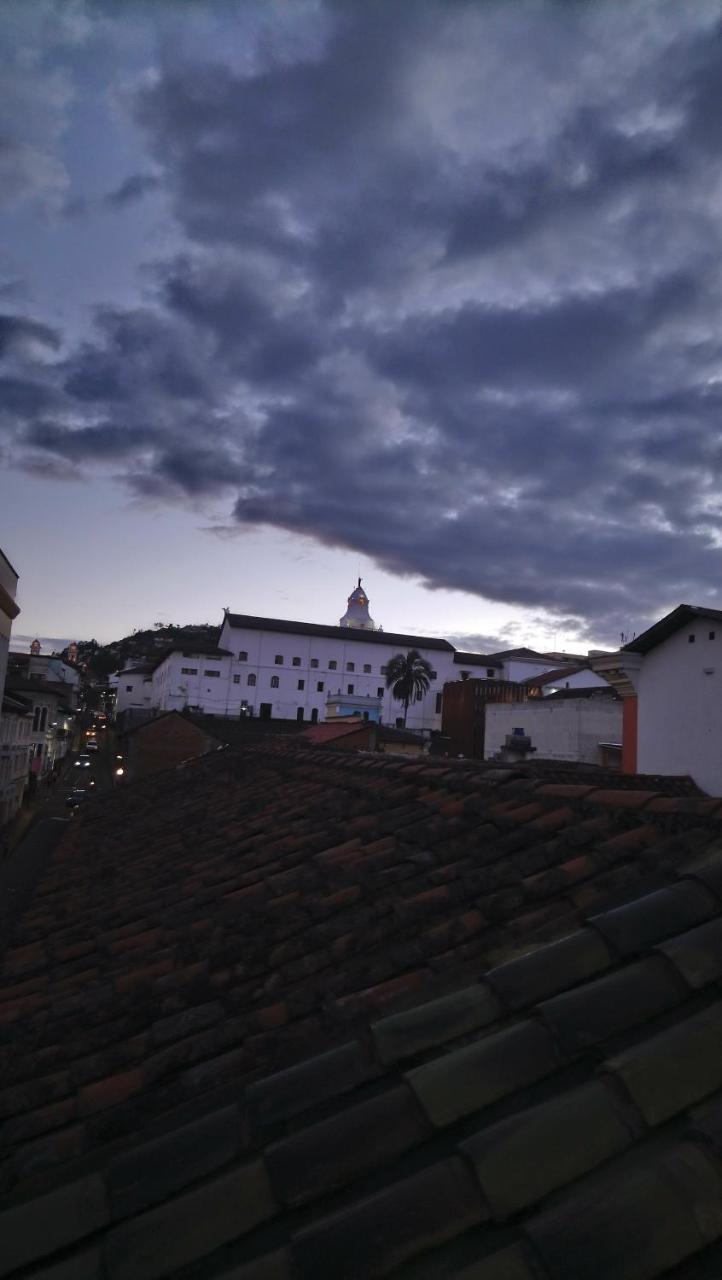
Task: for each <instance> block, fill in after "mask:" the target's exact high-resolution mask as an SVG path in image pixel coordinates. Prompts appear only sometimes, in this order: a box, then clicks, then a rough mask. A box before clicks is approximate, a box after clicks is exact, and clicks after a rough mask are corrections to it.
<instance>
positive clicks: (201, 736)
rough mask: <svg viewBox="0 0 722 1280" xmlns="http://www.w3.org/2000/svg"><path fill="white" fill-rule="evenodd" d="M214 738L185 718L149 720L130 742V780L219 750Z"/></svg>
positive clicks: (127, 754)
mask: <svg viewBox="0 0 722 1280" xmlns="http://www.w3.org/2000/svg"><path fill="white" fill-rule="evenodd" d="M218 745H219V743H217V742H216V741H215V740H214V739H213V738H211V737H209V736H208V734H207V733H204V732H203V730H202V729H199V728H197V727H196V725H194V724H191V723H190V721H188V720H185V719H184V718H183V716H163V717H162V718H160V719H158V720H150V721H149V722H148V723H147V724H144V725H143V727H142V728H141V729H137V730H136V732H135V733H133V734H131V735H130V736H129V737H128V739H127V748H126V759H127V765H128V776H129V777H130V778H144V777H146V776H147V775H148V774H151V773H159V772H160V771H161V770H162V769H172V768H173V766H174V765H177V764H181V763H182V762H183V761H184V760H191V759H193V758H194V757H195V756H202V755H205V754H206V752H208V751H212V750H213V749H214V748H215V747H217V746H218Z"/></svg>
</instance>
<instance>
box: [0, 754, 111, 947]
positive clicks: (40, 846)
mask: <svg viewBox="0 0 722 1280" xmlns="http://www.w3.org/2000/svg"><path fill="white" fill-rule="evenodd" d="M96 737H97V741H98V750H97V752H87V751H86V750H85V743H86V741H87V736H86V733H85V731H83V733H82V737H81V741H82V743H83V745H82V746H81V747H80V748H79V749H78V750H77V751H71V752H69V753H68V756H67V757H66V760H65V761H64V768H63V770H62V772H61V774H60V776H59V777H58V779H57V780H56V781H55V782H51V783H49V784H45V792H44V795H42V796H40V797H38V798H37V799H36V800H35V801H34V802H33V805H32V808H31V810H30V813H29V821H28V825H27V827H26V828H25V830H24V831H23V833H22V835H20V837H19V839H18V840H17V843H16V844H15V845H14V847H12V848H11V851H10V853H9V854H8V855H7V857H6V858H5V859H4V861H3V862H0V955H1V954H2V952H3V951H4V950H5V948H6V947H7V946H8V945H9V943H10V942H11V939H12V930H13V926H14V923H15V921H16V920H17V919H18V917H19V915H20V914H21V912H22V910H23V908H24V906H25V904H26V902H27V901H28V900H29V898H30V896H31V894H32V892H33V890H34V888H35V885H36V884H37V882H38V880H39V878H40V876H41V875H42V873H43V870H44V868H45V866H46V865H47V862H48V859H49V858H50V855H51V854H52V851H53V849H54V848H55V846H56V845H57V843H58V841H59V839H60V837H61V836H62V834H63V832H64V830H65V829H66V827H67V825H68V823H70V822H73V821H75V820H76V816H75V815H77V813H79V811H80V810H75V811H73V810H72V809H70V808H68V804H67V801H68V798H69V796H70V795H71V793H72V792H73V791H75V790H76V789H81V788H82V789H83V790H85V791H86V793H87V795H88V796H92V795H93V794H100V793H102V792H103V791H108V790H109V789H110V788H111V787H112V786H113V782H114V768H115V764H116V761H115V753H116V737H115V733H114V732H113V730H112V729H103V730H100V729H98V731H97V734H96ZM81 753H84V754H87V755H89V757H90V765H89V766H88V767H85V766H84V765H77V764H76V763H75V761H76V760H78V759H79V757H80V754H81ZM91 779H92V780H93V781H94V783H95V786H94V787H93V788H91V787H90V786H89V783H90V781H91ZM81 808H82V802H81Z"/></svg>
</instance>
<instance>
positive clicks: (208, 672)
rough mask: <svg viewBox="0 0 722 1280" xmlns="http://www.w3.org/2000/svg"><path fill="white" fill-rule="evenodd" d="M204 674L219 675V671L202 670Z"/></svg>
mask: <svg viewBox="0 0 722 1280" xmlns="http://www.w3.org/2000/svg"><path fill="white" fill-rule="evenodd" d="M203 674H204V676H220V674H221V673H220V671H204V672H203Z"/></svg>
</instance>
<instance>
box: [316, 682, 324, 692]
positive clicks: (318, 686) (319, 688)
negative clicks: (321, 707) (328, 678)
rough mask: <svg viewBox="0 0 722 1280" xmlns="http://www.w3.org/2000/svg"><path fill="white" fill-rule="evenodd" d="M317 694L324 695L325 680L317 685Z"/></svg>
mask: <svg viewBox="0 0 722 1280" xmlns="http://www.w3.org/2000/svg"><path fill="white" fill-rule="evenodd" d="M316 693H323V680H319V681H318V683H317V684H316Z"/></svg>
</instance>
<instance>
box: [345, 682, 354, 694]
mask: <svg viewBox="0 0 722 1280" xmlns="http://www.w3.org/2000/svg"><path fill="white" fill-rule="evenodd" d="M346 692H347V693H353V685H352V684H349V685H347V686H346Z"/></svg>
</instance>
